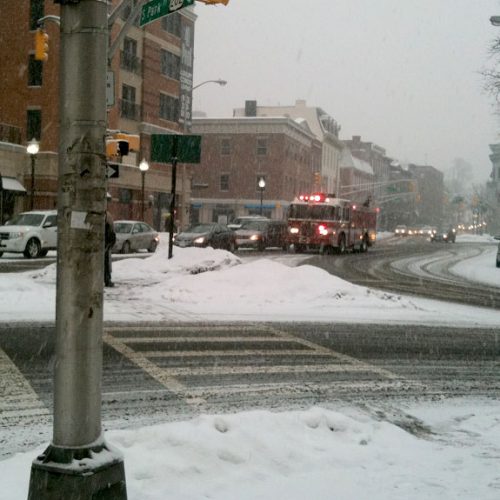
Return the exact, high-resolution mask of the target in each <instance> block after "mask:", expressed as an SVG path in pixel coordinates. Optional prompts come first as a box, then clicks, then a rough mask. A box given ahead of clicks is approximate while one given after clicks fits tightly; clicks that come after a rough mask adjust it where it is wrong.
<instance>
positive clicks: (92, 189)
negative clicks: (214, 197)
mask: <svg viewBox="0 0 500 500" xmlns="http://www.w3.org/2000/svg"><path fill="white" fill-rule="evenodd" d="M60 3H61V28H60V32H61V54H60V75H59V82H60V104H59V112H60V127H59V134H60V145H59V178H58V183H59V191H58V252H57V295H56V359H55V369H54V370H55V374H54V424H53V439H52V443H51V444H50V446H49V447H48V448H47V449H46V450H45V452H44V453H43V454H42V455H40V456H39V457H37V458H36V459H35V460H34V461H33V464H32V467H31V478H30V486H29V494H28V500H35V499H36V500H66V499H75V500H76V499H78V500H99V499H111V498H113V500H115V499H116V500H126V498H127V493H126V486H125V473H124V465H123V458H122V457H121V454H119V452H117V451H115V450H114V449H111V448H110V447H109V446H108V445H107V444H106V442H105V440H104V437H103V434H102V428H101V374H102V333H103V279H104V278H103V273H104V216H105V201H106V180H105V172H106V161H105V146H104V138H105V135H106V69H107V46H108V19H107V4H108V3H107V2H103V1H102V0H81V1H79V2H78V1H77V2H75V1H74V0H72V1H71V2H69V1H68V0H64V1H63V0H60Z"/></svg>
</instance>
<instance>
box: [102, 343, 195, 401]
mask: <svg viewBox="0 0 500 500" xmlns="http://www.w3.org/2000/svg"><path fill="white" fill-rule="evenodd" d="M103 340H104V342H106V343H107V344H108V345H110V346H111V347H113V348H114V349H115V350H116V351H118V352H119V353H120V354H122V355H123V356H125V357H126V358H127V359H129V360H130V361H132V362H133V363H135V364H136V365H137V366H139V367H140V368H142V369H143V370H144V371H145V372H146V373H148V374H149V375H150V376H151V377H153V378H154V379H155V380H156V381H158V382H159V383H160V384H161V385H163V386H164V387H165V388H167V389H168V390H170V391H172V392H174V393H177V394H186V393H188V392H189V391H188V389H187V387H186V386H185V385H183V384H181V383H180V382H179V381H178V380H177V379H175V378H174V377H172V376H171V375H169V374H168V373H167V372H166V371H165V370H164V369H162V368H160V367H159V366H158V365H156V364H155V363H153V362H151V361H149V360H148V359H147V358H146V357H145V356H144V355H143V354H142V353H141V352H138V351H134V350H133V349H131V348H130V347H128V346H127V345H125V344H124V343H123V342H122V341H121V339H116V338H115V337H113V336H112V335H108V334H105V335H104V337H103ZM189 402H190V403H192V404H203V403H204V402H205V401H204V400H203V399H202V398H190V399H189Z"/></svg>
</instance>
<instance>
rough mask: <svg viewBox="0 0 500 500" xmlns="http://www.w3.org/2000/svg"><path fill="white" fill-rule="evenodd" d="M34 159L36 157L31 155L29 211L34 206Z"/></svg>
mask: <svg viewBox="0 0 500 500" xmlns="http://www.w3.org/2000/svg"><path fill="white" fill-rule="evenodd" d="M35 158H36V155H31V193H30V210H33V208H34V206H35Z"/></svg>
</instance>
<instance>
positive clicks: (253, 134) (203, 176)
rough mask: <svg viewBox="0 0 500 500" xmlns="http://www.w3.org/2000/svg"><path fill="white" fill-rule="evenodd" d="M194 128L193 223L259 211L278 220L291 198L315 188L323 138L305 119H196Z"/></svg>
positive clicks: (225, 218) (223, 219)
mask: <svg viewBox="0 0 500 500" xmlns="http://www.w3.org/2000/svg"><path fill="white" fill-rule="evenodd" d="M192 129H193V132H194V133H196V134H200V135H201V136H202V147H201V163H200V164H199V165H196V166H195V167H194V169H193V184H192V190H193V193H192V199H191V201H192V207H191V214H192V221H193V222H198V221H200V222H211V221H223V222H224V221H231V220H232V219H233V218H234V217H237V216H240V215H249V214H259V213H262V214H263V215H266V216H268V217H271V218H277V219H281V218H283V217H284V216H285V213H286V209H287V207H288V204H289V203H290V202H291V201H292V200H293V198H294V197H295V196H297V195H298V194H299V193H301V192H310V191H312V190H318V188H319V186H318V185H317V183H316V184H315V178H316V177H317V176H315V173H318V172H319V171H320V167H321V151H322V148H321V142H320V141H318V139H317V138H316V136H315V135H314V134H313V133H312V132H311V130H310V129H309V127H308V126H307V124H306V123H305V122H304V121H301V120H293V119H291V118H284V117H274V118H271V117H268V118H265V117H238V118H220V119H216V118H213V119H211V118H200V119H197V118H195V119H194V120H193V127H192ZM260 179H264V181H265V187H264V188H260V187H259V180H260Z"/></svg>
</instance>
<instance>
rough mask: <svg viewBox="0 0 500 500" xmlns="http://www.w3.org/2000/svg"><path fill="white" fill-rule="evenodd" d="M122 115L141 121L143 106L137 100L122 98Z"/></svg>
mask: <svg viewBox="0 0 500 500" xmlns="http://www.w3.org/2000/svg"><path fill="white" fill-rule="evenodd" d="M120 116H121V117H122V118H128V119H129V120H136V121H139V120H140V119H141V106H140V104H136V103H135V101H127V100H125V99H120Z"/></svg>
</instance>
